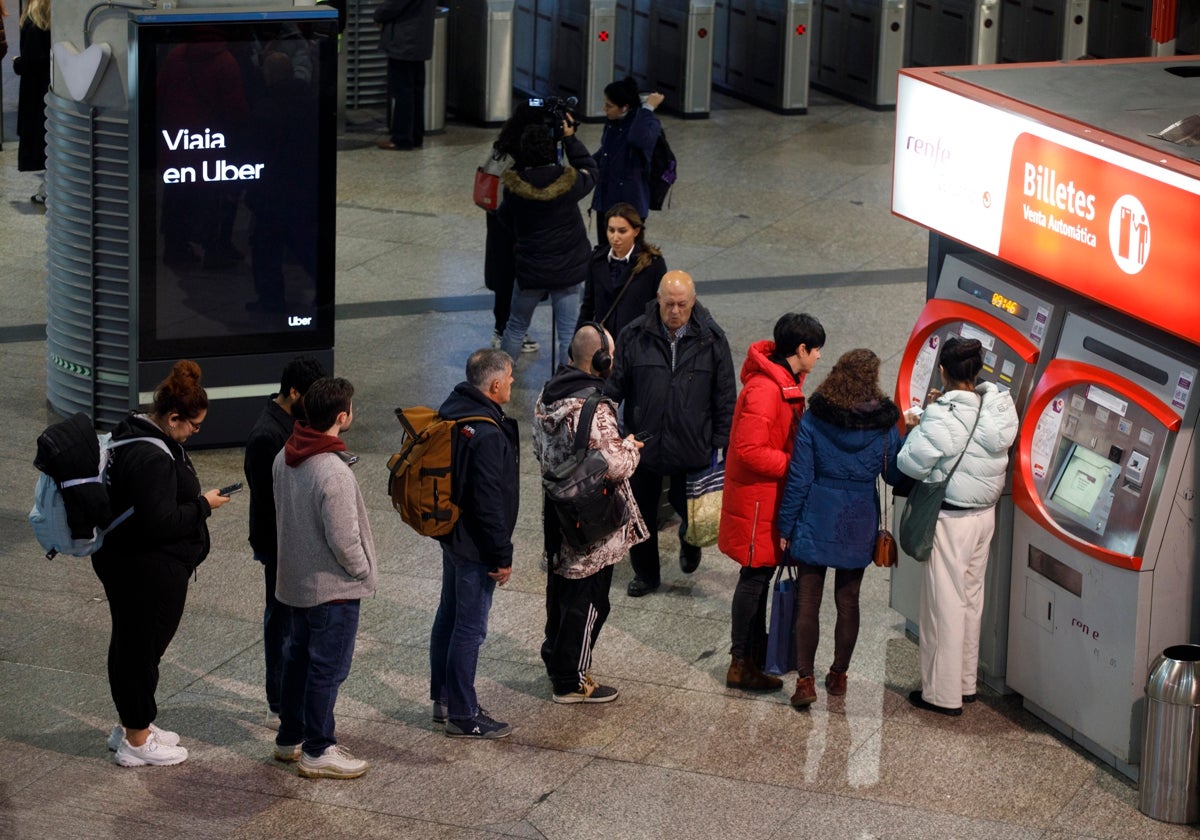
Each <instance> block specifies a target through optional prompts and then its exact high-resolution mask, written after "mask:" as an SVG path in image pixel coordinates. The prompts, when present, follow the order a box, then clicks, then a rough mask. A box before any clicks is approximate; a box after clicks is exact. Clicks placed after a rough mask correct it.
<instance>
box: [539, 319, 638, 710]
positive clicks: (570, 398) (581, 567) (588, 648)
mask: <svg viewBox="0 0 1200 840" xmlns="http://www.w3.org/2000/svg"><path fill="white" fill-rule="evenodd" d="M568 358H569V359H570V362H569V364H566V365H563V366H561V367H560V368H559V369H558V370H557V371H555V372H554V376H552V377H551V378H550V381H549V382H547V383H546V386H545V387H544V388H543V389H542V393H541V395H540V396H539V397H538V401H537V405H536V406H535V407H534V423H533V453H534V455H535V456H536V457H537V459H538V463H539V464H541V467H542V472H543V473H545V472H548V471H550V470H552V469H555V468H556V467H558V466H559V465H560V464H562V463H564V462H565V461H567V460H568V459H569V458H570V457H571V455H572V454H573V453H574V451H575V437H576V432H577V430H578V429H579V427H580V425H581V423H582V422H583V418H582V416H583V414H584V413H585V408H586V407H587V406H588V405H589V404H591V405H592V409H593V411H594V414H593V415H592V418H591V421H590V423H589V424H588V429H587V430H586V432H585V434H586V439H587V446H588V448H589V449H595V450H598V451H599V452H600V453H601V454H602V455H603V456H604V460H605V462H606V463H607V465H608V472H607V480H608V481H607V483H608V484H609V486H610V487H611V489H612V490H613V491H615V492H616V493H617V496H618V498H619V499H620V504H621V505H622V506H623V507H624V510H625V513H626V515H625V521H624V522H623V524H621V525H620V526H618V527H617V528H616V529H615V530H614V531H612V532H611V533H610V534H608V535H606V536H603V537H598V538H597V539H596V540H595V542H594V543H593V544H591V545H587V546H576V545H572V544H571V542H569V541H568V540H567V539H566V538H565V537H564V536H563V533H562V530H561V528H560V527H559V524H558V517H557V515H556V514H555V512H554V510H553V509H552V508H551V507H550V504H549V502H546V503H544V504H543V510H542V520H543V528H544V534H545V558H546V571H547V575H546V638H545V640H544V641H543V642H542V661H543V662H545V663H546V672H547V673H548V674H549V675H550V682H551V683H552V685H553V692H554V694H553V699H554V702H555V703H607V702H609V701H612V700H616V699H617V690H616V689H615V688H612V687H611V686H607V685H601V684H600V683H598V682H596V680H595V679H593V677H592V675H591V672H590V668H591V664H592V648H593V647H594V646H595V644H596V638H597V637H598V636H599V635H600V628H601V627H603V626H604V620H605V619H606V618H607V617H608V612H609V600H608V590H609V587H610V586H611V585H612V570H613V566H614V565H615V564H617V563H619V562H620V561H621V558H623V557H624V556H625V552H626V551H628V550H629V548H630V546H632V545H633V544H634V543H638V542H641V541H642V540H644V539H646V537H647V534H648V529H647V528H646V524H645V522H643V521H642V517H641V515H640V514H639V513H638V509H637V504H636V503H635V501H634V498H633V493H632V492H631V491H630V489H629V476H630V475H632V474H633V471H634V469H635V468H636V467H637V464H638V451H639V450H640V449H641V447H642V444H641V443H640V442H638V441H637V440H635V439H634V437H633V435H629V436H628V437H625V438H622V437H621V432H620V430H619V428H618V426H617V407H616V405H615V404H614V403H613V402H612V401H611V400H609V399H607V398H605V397H604V396H603V385H604V381H605V379H606V378H607V377H608V375H609V374H610V373H611V372H612V363H613V345H612V336H611V335H609V334H608V330H606V329H604V327H602V326H600V325H599V324H597V323H595V322H592V321H587V322H585V323H583V324H582V325H580V327H579V329H577V330H576V331H575V336H574V338H573V339H572V340H571V345H570V348H569V353H568ZM593 395H595V396H596V397H598V398H600V399H599V401H598V402H596V401H594V400H592V401H589V397H592V396H593Z"/></svg>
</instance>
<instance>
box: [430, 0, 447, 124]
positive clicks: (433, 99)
mask: <svg viewBox="0 0 1200 840" xmlns="http://www.w3.org/2000/svg"><path fill="white" fill-rule="evenodd" d="M449 14H450V10H449V9H448V8H446V7H445V6H438V7H437V11H436V12H435V13H434V18H433V55H432V56H431V57H430V59H429V60H428V61H426V62H425V133H426V134H441V133H442V132H443V131H445V130H446V17H447V16H448V15H449Z"/></svg>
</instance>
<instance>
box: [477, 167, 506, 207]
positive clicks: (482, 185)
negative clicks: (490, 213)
mask: <svg viewBox="0 0 1200 840" xmlns="http://www.w3.org/2000/svg"><path fill="white" fill-rule="evenodd" d="M499 197H500V176H499V175H493V174H492V173H490V172H488V171H487V170H485V169H484V168H483V167H482V166H481V167H479V168H478V169H476V170H475V192H474V198H475V204H476V205H478V206H479V207H482V208H483V209H484V210H495V209H496V207H497V206H498V205H499V203H500V202H499V200H498V199H499Z"/></svg>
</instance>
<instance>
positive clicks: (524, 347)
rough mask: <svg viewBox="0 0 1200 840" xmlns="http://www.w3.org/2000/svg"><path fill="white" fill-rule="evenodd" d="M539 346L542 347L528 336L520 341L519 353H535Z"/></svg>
mask: <svg viewBox="0 0 1200 840" xmlns="http://www.w3.org/2000/svg"><path fill="white" fill-rule="evenodd" d="M541 346H542V345H540V344H538V343H537V342H536V341H534V340H533V339H532V338H530V337H529V336H525V337H524V338H523V339H521V352H522V353H536V352H537V351H538V350H539V349H540V348H541Z"/></svg>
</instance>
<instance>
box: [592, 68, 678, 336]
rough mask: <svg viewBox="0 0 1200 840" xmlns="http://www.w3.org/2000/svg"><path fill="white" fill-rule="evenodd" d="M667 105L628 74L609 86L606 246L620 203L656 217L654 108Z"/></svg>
mask: <svg viewBox="0 0 1200 840" xmlns="http://www.w3.org/2000/svg"><path fill="white" fill-rule="evenodd" d="M662 101H663V95H662V94H661V93H650V94H647V95H646V100H645V102H643V101H642V98H641V94H640V93H639V92H638V86H637V82H635V81H634V80H633V79H632V78H631V77H628V76H627V77H625V78H624V79H621V80H620V81H618V82H610V83H609V84H608V85H606V86H605V88H604V116H605V117H606V118H607V119H606V122H605V123H604V133H603V134H601V135H600V148H599V149H598V150H597V151H596V164H597V166H598V167H599V168H600V176H599V178H598V180H597V181H596V192H595V193H594V194H593V196H592V209H593V210H595V211H596V232H597V234H598V236H597V239H596V241H597V243H599V244H600V245H604V244H605V243H606V242H607V236H608V229H607V219H606V218H605V214H606V213H607V212H608V210H609V208H610V207H612V206H613V205H614V204H617V203H618V202H621V201H624V202H626V203H628V204H632V205H633V206H634V207H635V208H636V209H637V211H638V213H639V214H640V215H641V217H642V218H643V219H645V218H646V217H647V216H648V215H650V154H651V153H652V152H653V151H654V144H655V143H657V142H658V135H659V134H661V133H662V125H661V124H660V123H659V121H658V117H656V116H654V109H655V108H657V107H658V106H659V105H660V104H661V103H662ZM613 335H614V336H615V335H616V333H613Z"/></svg>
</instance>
